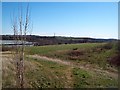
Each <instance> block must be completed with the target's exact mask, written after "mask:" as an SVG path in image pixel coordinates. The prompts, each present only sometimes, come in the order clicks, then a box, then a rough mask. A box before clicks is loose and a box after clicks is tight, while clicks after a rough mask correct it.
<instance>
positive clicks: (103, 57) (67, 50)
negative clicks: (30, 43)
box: [26, 43, 117, 68]
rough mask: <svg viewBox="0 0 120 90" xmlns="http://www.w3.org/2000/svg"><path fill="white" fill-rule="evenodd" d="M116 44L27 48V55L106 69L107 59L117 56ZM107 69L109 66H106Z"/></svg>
mask: <svg viewBox="0 0 120 90" xmlns="http://www.w3.org/2000/svg"><path fill="white" fill-rule="evenodd" d="M116 47H117V46H116V43H84V44H67V45H66V44H63V45H48V46H34V47H27V48H26V52H27V53H28V54H32V55H33V54H37V55H42V56H47V57H51V58H59V59H62V60H71V61H72V62H73V63H75V62H76V63H77V64H79V63H90V64H97V65H98V66H99V67H102V68H106V67H107V65H108V64H107V63H108V61H107V60H108V59H110V58H111V57H113V56H115V55H116V54H117V49H116ZM108 67H109V65H108Z"/></svg>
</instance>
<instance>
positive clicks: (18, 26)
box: [12, 4, 30, 88]
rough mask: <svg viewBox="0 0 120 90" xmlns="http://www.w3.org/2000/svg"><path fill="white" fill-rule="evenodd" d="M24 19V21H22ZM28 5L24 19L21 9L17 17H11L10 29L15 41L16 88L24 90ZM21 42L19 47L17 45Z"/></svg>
mask: <svg viewBox="0 0 120 90" xmlns="http://www.w3.org/2000/svg"><path fill="white" fill-rule="evenodd" d="M24 19H25V20H24ZM29 20H30V18H29V4H28V5H27V7H26V13H25V18H23V12H22V7H21V8H20V10H19V16H18V17H13V20H12V27H13V31H14V39H15V40H16V41H15V46H14V47H15V49H16V50H15V53H14V56H15V60H16V77H17V80H16V85H17V87H18V88H24V51H25V41H26V33H27V30H28V27H29ZM20 42H21V44H22V45H21V46H20V45H18V44H19V43H20Z"/></svg>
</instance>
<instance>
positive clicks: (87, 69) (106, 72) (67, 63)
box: [28, 55, 118, 79]
mask: <svg viewBox="0 0 120 90" xmlns="http://www.w3.org/2000/svg"><path fill="white" fill-rule="evenodd" d="M28 57H31V58H36V59H39V60H46V61H52V62H56V63H60V64H64V65H69V66H71V67H76V68H80V69H83V70H85V71H89V72H99V73H103V74H107V75H108V76H111V77H113V78H114V79H118V72H117V71H116V72H110V71H107V70H101V69H97V68H94V67H92V66H91V65H87V67H86V66H84V65H79V66H78V65H75V64H73V63H72V62H70V61H65V60H60V59H53V58H49V57H46V56H39V55H28Z"/></svg>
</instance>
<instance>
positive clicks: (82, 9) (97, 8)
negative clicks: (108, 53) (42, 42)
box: [2, 2, 118, 38]
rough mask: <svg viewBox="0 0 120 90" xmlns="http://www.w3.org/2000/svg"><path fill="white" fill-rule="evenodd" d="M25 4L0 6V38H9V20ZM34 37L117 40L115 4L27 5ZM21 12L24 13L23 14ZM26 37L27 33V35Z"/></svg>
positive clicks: (11, 32)
mask: <svg viewBox="0 0 120 90" xmlns="http://www.w3.org/2000/svg"><path fill="white" fill-rule="evenodd" d="M20 5H22V6H23V8H25V7H26V5H27V3H20V2H17V3H12V2H11V3H8V2H6V3H5V2H3V3H2V34H13V31H12V28H11V20H10V16H11V14H12V13H13V12H15V14H16V15H17V13H18V7H19V6H20ZM29 5H30V8H31V9H30V10H31V21H32V22H33V31H32V34H34V35H40V36H41V35H42V36H53V34H54V33H56V35H57V36H72V37H93V38H118V3H117V2H66V3H65V2H56V3H55V2H36V3H33V2H30V3H29ZM23 12H24V11H23ZM28 34H29V33H28Z"/></svg>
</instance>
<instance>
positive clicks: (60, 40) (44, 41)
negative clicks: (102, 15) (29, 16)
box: [0, 35, 116, 46]
mask: <svg viewBox="0 0 120 90" xmlns="http://www.w3.org/2000/svg"><path fill="white" fill-rule="evenodd" d="M0 37H2V38H0V39H1V40H15V38H19V37H21V36H14V35H1V36H0ZM22 37H25V36H22ZM25 38H26V41H29V42H33V44H34V45H36V46H41V45H57V44H75V43H88V42H90V43H95V42H98V43H99V42H109V41H116V39H96V38H89V37H61V36H36V35H27V36H26V37H25Z"/></svg>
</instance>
